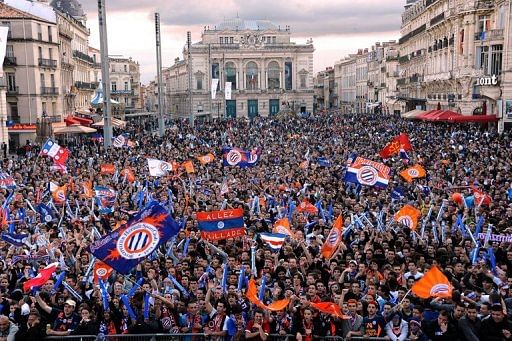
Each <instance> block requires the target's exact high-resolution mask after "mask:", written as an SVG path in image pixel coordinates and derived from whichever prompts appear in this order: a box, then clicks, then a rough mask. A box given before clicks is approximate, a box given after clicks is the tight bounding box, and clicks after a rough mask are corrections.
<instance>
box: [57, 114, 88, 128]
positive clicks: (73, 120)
mask: <svg viewBox="0 0 512 341" xmlns="http://www.w3.org/2000/svg"><path fill="white" fill-rule="evenodd" d="M64 122H66V125H68V126H70V125H73V124H79V125H83V126H89V125H91V124H92V123H94V120H92V119H90V118H86V117H79V116H71V115H70V116H68V117H66V118H65V119H64Z"/></svg>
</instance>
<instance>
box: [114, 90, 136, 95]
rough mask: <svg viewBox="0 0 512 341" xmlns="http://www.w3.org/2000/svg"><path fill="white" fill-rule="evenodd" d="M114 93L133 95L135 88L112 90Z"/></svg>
mask: <svg viewBox="0 0 512 341" xmlns="http://www.w3.org/2000/svg"><path fill="white" fill-rule="evenodd" d="M111 93H112V95H133V90H112V91H111Z"/></svg>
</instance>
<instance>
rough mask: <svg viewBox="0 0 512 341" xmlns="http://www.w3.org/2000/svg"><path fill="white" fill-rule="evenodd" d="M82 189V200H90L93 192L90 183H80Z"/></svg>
mask: <svg viewBox="0 0 512 341" xmlns="http://www.w3.org/2000/svg"><path fill="white" fill-rule="evenodd" d="M81 185H82V189H83V191H84V193H83V194H82V195H83V197H84V198H88V199H91V198H92V197H93V196H94V192H93V191H92V181H85V182H82V184H81Z"/></svg>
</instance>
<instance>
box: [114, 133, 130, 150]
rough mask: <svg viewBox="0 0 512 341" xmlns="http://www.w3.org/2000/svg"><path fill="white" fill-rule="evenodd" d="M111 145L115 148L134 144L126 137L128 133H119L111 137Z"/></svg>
mask: <svg viewBox="0 0 512 341" xmlns="http://www.w3.org/2000/svg"><path fill="white" fill-rule="evenodd" d="M112 145H113V146H114V147H116V148H122V147H134V146H135V144H134V143H133V142H132V141H131V140H130V139H129V138H128V134H121V135H119V136H117V137H113V138H112Z"/></svg>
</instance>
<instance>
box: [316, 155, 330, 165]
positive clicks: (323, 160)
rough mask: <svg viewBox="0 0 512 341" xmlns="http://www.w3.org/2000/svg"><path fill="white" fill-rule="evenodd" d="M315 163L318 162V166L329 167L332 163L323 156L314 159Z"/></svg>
mask: <svg viewBox="0 0 512 341" xmlns="http://www.w3.org/2000/svg"><path fill="white" fill-rule="evenodd" d="M316 163H318V165H319V166H320V167H331V166H332V163H331V161H330V160H329V159H327V158H325V157H319V158H317V159H316Z"/></svg>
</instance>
